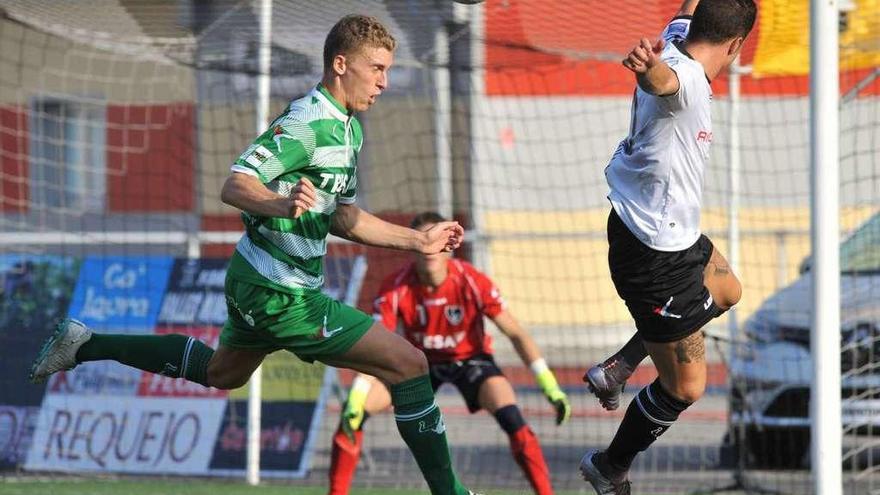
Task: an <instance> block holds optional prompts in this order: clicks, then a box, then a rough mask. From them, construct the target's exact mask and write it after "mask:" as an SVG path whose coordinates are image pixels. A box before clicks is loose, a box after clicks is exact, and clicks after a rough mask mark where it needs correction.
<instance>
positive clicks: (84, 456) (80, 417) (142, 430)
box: [25, 394, 226, 474]
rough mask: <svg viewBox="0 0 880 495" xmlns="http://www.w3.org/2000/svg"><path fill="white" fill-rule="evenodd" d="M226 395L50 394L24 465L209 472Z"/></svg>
mask: <svg viewBox="0 0 880 495" xmlns="http://www.w3.org/2000/svg"><path fill="white" fill-rule="evenodd" d="M225 407H226V400H225V399H224V398H205V397H200V398H185V397H168V398H161V397H112V398H111V397H96V396H92V397H88V396H80V395H66V394H49V395H46V397H45V399H44V402H43V407H42V411H41V412H40V417H39V419H38V428H36V430H35V432H34V438H33V444H32V447H31V449H30V452H29V454H28V458H27V462H26V464H25V468H26V469H51V470H70V471H118V472H129V473H156V472H162V473H178V474H207V473H208V464H209V462H210V461H211V454H212V450H213V447H214V443H215V440H216V438H217V432H218V430H219V428H220V421H221V419H222V418H223V412H224V410H225Z"/></svg>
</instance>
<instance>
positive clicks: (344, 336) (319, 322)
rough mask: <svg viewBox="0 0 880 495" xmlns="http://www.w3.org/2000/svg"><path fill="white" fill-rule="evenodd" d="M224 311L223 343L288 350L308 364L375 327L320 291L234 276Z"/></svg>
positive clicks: (346, 347) (228, 283) (342, 349)
mask: <svg viewBox="0 0 880 495" xmlns="http://www.w3.org/2000/svg"><path fill="white" fill-rule="evenodd" d="M226 309H227V311H228V313H229V316H228V317H227V318H226V324H224V325H223V331H222V332H221V333H220V344H222V345H224V346H227V347H231V348H235V349H253V350H265V351H267V352H274V351H277V350H280V349H285V350H288V351H290V352H292V353H294V354H296V355H297V357H299V358H300V359H302V360H303V361H308V362H313V361H315V360H316V359H317V360H320V359H322V358H333V357H336V356H339V355H340V354H342V353H344V352H346V351H348V350H349V349H350V348H351V346H353V345H354V343H355V342H357V341H358V340H360V339H361V337H363V336H364V334H365V333H367V330H369V329H370V327H371V326H372V325H373V318H372V317H370V316H369V315H368V314H366V313H364V312H362V311H359V310H357V309H355V308H352V307H351V306H347V305H345V304H343V303H341V302H339V301H337V300H335V299H332V298H330V297H327V296H326V295H324V294H323V293H322V292H321V291H320V290H304V291H303V292H301V293H297V294H294V293H288V292H281V291H277V290H274V289H271V288H269V287H263V286H260V285H254V284H251V283H248V282H243V281H241V280H235V279H232V278H230V277H226Z"/></svg>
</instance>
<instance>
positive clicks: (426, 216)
mask: <svg viewBox="0 0 880 495" xmlns="http://www.w3.org/2000/svg"><path fill="white" fill-rule="evenodd" d="M445 221H446V219H445V218H443V215H441V214H439V213H437V212H436V211H423V212H422V213H419V214H418V215H416V216H415V218H413V219H412V222H410V223H409V226H410V228H413V229H417V228H419V227H421V226H422V225H427V224H429V223H440V222H445Z"/></svg>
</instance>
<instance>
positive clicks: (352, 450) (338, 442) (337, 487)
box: [328, 428, 364, 495]
mask: <svg viewBox="0 0 880 495" xmlns="http://www.w3.org/2000/svg"><path fill="white" fill-rule="evenodd" d="M354 440H355V442H354V443H351V440H349V439H348V436H347V435H346V434H345V433H344V432H343V431H342V428H339V429H337V430H336V434H335V435H333V448H332V450H331V452H330V472H329V474H328V476H329V478H330V491H329V492H328V495H348V489H349V488H350V487H351V480H352V479H354V472H355V470H356V469H357V463H358V459H359V458H360V455H361V445H362V444H363V441H364V432H363V431H362V430H358V431H356V432H354Z"/></svg>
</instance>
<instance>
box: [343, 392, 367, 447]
mask: <svg viewBox="0 0 880 495" xmlns="http://www.w3.org/2000/svg"><path fill="white" fill-rule="evenodd" d="M363 422H364V403H363V401H359V400H352V397H351V396H349V398H348V400H347V401H346V402H345V407H343V408H342V418H341V423H342V431H343V432H344V433H345V436H347V437H348V439H349V440H351V442H352V443H355V438H354V432H356V431H357V430H359V429H360V427H361V423H363Z"/></svg>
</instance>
